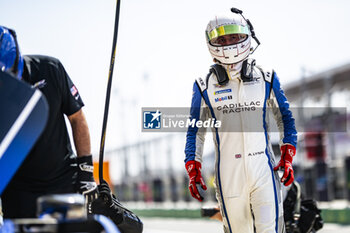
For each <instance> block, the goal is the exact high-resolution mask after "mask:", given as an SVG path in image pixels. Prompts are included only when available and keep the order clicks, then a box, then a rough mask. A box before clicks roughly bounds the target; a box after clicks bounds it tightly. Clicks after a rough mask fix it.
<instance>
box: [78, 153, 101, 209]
mask: <svg viewBox="0 0 350 233" xmlns="http://www.w3.org/2000/svg"><path fill="white" fill-rule="evenodd" d="M77 163H78V177H77V189H78V192H79V193H81V194H83V195H84V197H85V206H86V208H87V213H88V214H92V212H91V203H92V201H93V200H95V199H96V198H97V195H98V190H97V184H96V182H95V180H94V176H93V171H94V166H93V164H92V155H88V156H79V157H78V158H77Z"/></svg>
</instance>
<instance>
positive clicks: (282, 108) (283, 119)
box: [270, 73, 297, 186]
mask: <svg viewBox="0 0 350 233" xmlns="http://www.w3.org/2000/svg"><path fill="white" fill-rule="evenodd" d="M270 98H271V101H270V104H271V106H272V109H273V114H274V117H275V119H276V123H277V126H278V128H279V131H280V138H281V143H280V144H281V147H280V149H281V159H280V161H279V163H278V164H277V166H276V167H275V168H274V170H278V169H283V170H284V174H283V176H282V178H281V182H283V183H284V185H285V186H288V185H290V184H291V183H292V182H293V181H294V171H293V167H292V162H293V157H294V155H295V153H296V146H297V131H296V128H295V120H294V118H293V115H292V112H291V111H290V109H289V102H288V100H287V98H286V96H285V94H284V91H283V89H282V87H281V83H280V81H279V79H278V77H277V75H276V73H273V77H272V90H271V96H270Z"/></svg>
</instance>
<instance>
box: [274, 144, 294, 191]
mask: <svg viewBox="0 0 350 233" xmlns="http://www.w3.org/2000/svg"><path fill="white" fill-rule="evenodd" d="M295 152H296V149H295V147H294V146H293V145H291V144H285V145H282V146H281V160H280V161H279V162H278V164H277V166H276V167H274V168H273V170H274V171H277V170H279V169H283V170H284V173H283V176H282V178H281V182H282V183H283V184H284V185H285V186H288V185H290V184H291V183H293V181H294V171H293V167H292V162H293V156H294V155H295Z"/></svg>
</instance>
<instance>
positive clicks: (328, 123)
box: [0, 0, 350, 232]
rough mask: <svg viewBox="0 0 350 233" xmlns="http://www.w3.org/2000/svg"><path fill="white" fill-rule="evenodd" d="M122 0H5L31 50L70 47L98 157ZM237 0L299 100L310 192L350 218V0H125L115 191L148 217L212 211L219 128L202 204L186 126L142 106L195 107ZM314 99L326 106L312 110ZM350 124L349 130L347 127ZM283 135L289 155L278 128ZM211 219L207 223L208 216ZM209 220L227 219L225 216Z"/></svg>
mask: <svg viewBox="0 0 350 233" xmlns="http://www.w3.org/2000/svg"><path fill="white" fill-rule="evenodd" d="M115 4H116V2H115V1H112V0H99V1H97V0H51V1H44V0H31V1H25V0H12V1H6V0H0V9H2V11H1V14H0V24H1V25H4V26H7V27H11V28H13V29H15V30H16V31H17V35H18V42H19V45H20V47H21V51H22V53H23V54H45V55H50V56H54V57H57V58H59V59H60V60H61V62H62V63H63V65H64V66H65V68H66V70H67V72H68V74H69V75H70V77H71V79H72V80H73V82H74V83H75V84H76V86H77V88H78V90H79V92H80V94H81V96H82V98H83V100H84V102H85V105H86V106H85V107H84V112H85V114H86V117H87V120H88V123H89V127H90V131H91V139H92V149H93V155H94V159H95V160H96V161H97V160H98V151H99V143H100V137H101V129H102V117H103V111H104V100H105V91H106V86H107V76H108V67H109V60H110V54H111V47H112V37H113V25H114V17H115ZM233 6H234V7H237V8H240V9H242V10H243V12H244V15H245V17H246V18H249V19H250V20H251V22H252V23H253V25H254V28H255V31H256V35H257V37H258V38H259V40H260V41H261V43H262V44H261V46H260V47H259V49H258V50H257V51H256V52H255V53H254V55H253V57H254V58H255V59H256V60H257V63H258V64H260V65H262V66H263V67H265V68H270V67H271V68H273V69H274V70H275V71H276V72H277V74H278V76H279V77H280V80H281V82H282V84H283V86H284V89H285V92H286V95H287V98H288V99H289V101H290V103H291V105H292V106H293V107H296V109H297V110H296V112H295V113H296V114H297V118H298V120H299V121H300V122H299V125H301V127H302V129H303V130H302V131H303V132H300V133H299V142H298V151H297V158H296V159H295V170H296V180H297V181H298V182H299V183H300V184H301V186H302V190H303V194H304V195H305V197H307V198H314V199H316V200H317V201H318V202H319V205H320V207H321V208H322V209H323V211H322V216H323V217H324V219H325V220H326V222H327V223H341V224H350V210H349V201H350V134H349V126H348V123H349V119H350V118H349V115H348V114H347V113H344V111H343V112H342V113H339V112H337V111H336V110H335V107H338V108H343V109H344V108H345V109H346V108H348V107H349V103H350V95H349V94H350V90H349V89H350V43H349V39H350V34H349V31H348V30H347V28H348V27H349V22H350V15H349V14H348V11H349V9H350V3H349V1H346V0H337V1H331V0H306V1H305V0H304V1H301V0H295V1H278V0H265V1H258V0H251V1H243V0H230V1H226V0H216V1H211V0H192V1H186V0H177V1H173V0H166V1H161V0H148V1H142V0H128V1H122V2H121V15H120V23H119V36H118V45H117V52H116V63H115V70H114V80H113V86H112V96H111V103H110V114H109V121H108V128H107V139H106V147H105V160H106V162H105V172H106V177H107V176H108V179H109V182H110V184H111V185H112V186H113V189H114V192H115V193H116V194H117V196H118V198H119V199H120V200H121V201H123V203H126V204H127V205H128V206H130V207H131V208H132V209H133V210H135V212H136V213H138V214H140V215H141V216H146V217H147V216H148V217H169V218H175V217H183V218H200V214H199V209H200V207H201V206H202V205H215V204H216V201H215V194H214V188H213V175H214V174H213V171H214V159H215V158H214V147H213V142H212V139H211V134H208V136H207V142H206V144H205V152H204V165H203V166H204V168H203V171H204V178H205V180H206V183H207V185H208V186H209V190H208V191H207V192H206V197H205V202H204V204H200V203H198V202H196V201H195V200H194V199H193V198H191V197H190V194H189V192H188V188H187V185H188V180H187V175H186V174H185V169H184V162H183V160H184V153H183V151H184V145H185V134H184V133H147V132H141V127H142V125H141V118H142V112H141V108H142V107H154V108H156V107H189V105H190V102H191V95H192V84H193V81H194V79H195V78H197V77H199V76H201V77H204V76H205V75H206V74H207V73H208V70H209V66H210V65H211V64H212V62H211V57H210V54H209V52H208V50H207V46H206V42H205V37H204V30H205V28H206V25H207V23H208V22H209V20H210V19H211V18H213V17H214V15H215V14H216V13H218V12H223V13H227V14H230V11H229V9H230V8H231V7H233ZM313 107H318V108H319V109H322V111H319V112H318V113H317V114H309V110H310V109H311V108H313ZM313 112H314V111H313ZM338 126H341V128H342V129H345V130H337V129H338ZM272 138H273V139H274V140H273V141H274V149H275V151H276V154H277V155H278V154H279V152H278V151H279V149H278V140H277V139H276V138H277V136H276V135H275V136H272ZM148 221H149V227H150V228H152V227H153V228H152V229H153V230H154V231H152V232H156V229H157V228H156V227H155V226H160V225H162V224H163V225H167V226H168V227H169V226H172V225H171V224H172V223H175V224H173V225H174V226H173V229H174V231H173V232H176V231H175V230H176V226H178V227H179V226H180V225H181V224H180V222H179V221H177V220H173V221H174V222H172V223H169V222H166V220H164V221H163V222H162V221H160V222H161V223H159V221H158V220H148ZM146 223H147V221H146ZM202 224H203V223H200V224H199V227H200V226H202V227H203V226H206V225H202ZM208 224H214V226H213V227H214V228H215V229H216V228H217V227H219V228H220V224H219V223H218V225H216V223H208ZM146 226H147V224H146ZM327 226H331V225H327ZM203 228H207V229H211V228H210V227H208V226H207V227H203ZM146 229H147V228H146ZM164 229H166V227H165V228H164ZM164 229H163V230H159V231H162V232H165V231H164ZM335 229H336V230H337V231H338V232H339V231H342V229H343V228H342V229H340V228H339V229H340V230H339V229H338V228H335ZM347 230H349V229H347ZM343 231H344V232H346V230H343ZM180 232H185V231H182V230H180ZM188 232H196V231H191V230H189V231H188ZM200 232H204V231H200ZM208 232H209V231H208ZM211 232H212V231H211ZM324 232H326V231H324Z"/></svg>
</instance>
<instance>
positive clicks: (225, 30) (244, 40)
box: [205, 14, 252, 65]
mask: <svg viewBox="0 0 350 233" xmlns="http://www.w3.org/2000/svg"><path fill="white" fill-rule="evenodd" d="M205 34H206V40H207V45H208V48H209V52H210V54H211V56H212V57H213V58H214V61H215V62H218V63H220V64H223V65H231V64H237V63H239V62H241V61H243V60H245V59H246V58H247V57H248V56H249V54H250V52H251V38H252V35H251V31H250V28H249V25H248V24H247V21H246V20H245V19H244V18H243V17H242V15H241V14H232V15H230V16H215V18H214V19H213V20H210V22H209V23H208V26H207V29H206V30H205Z"/></svg>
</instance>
